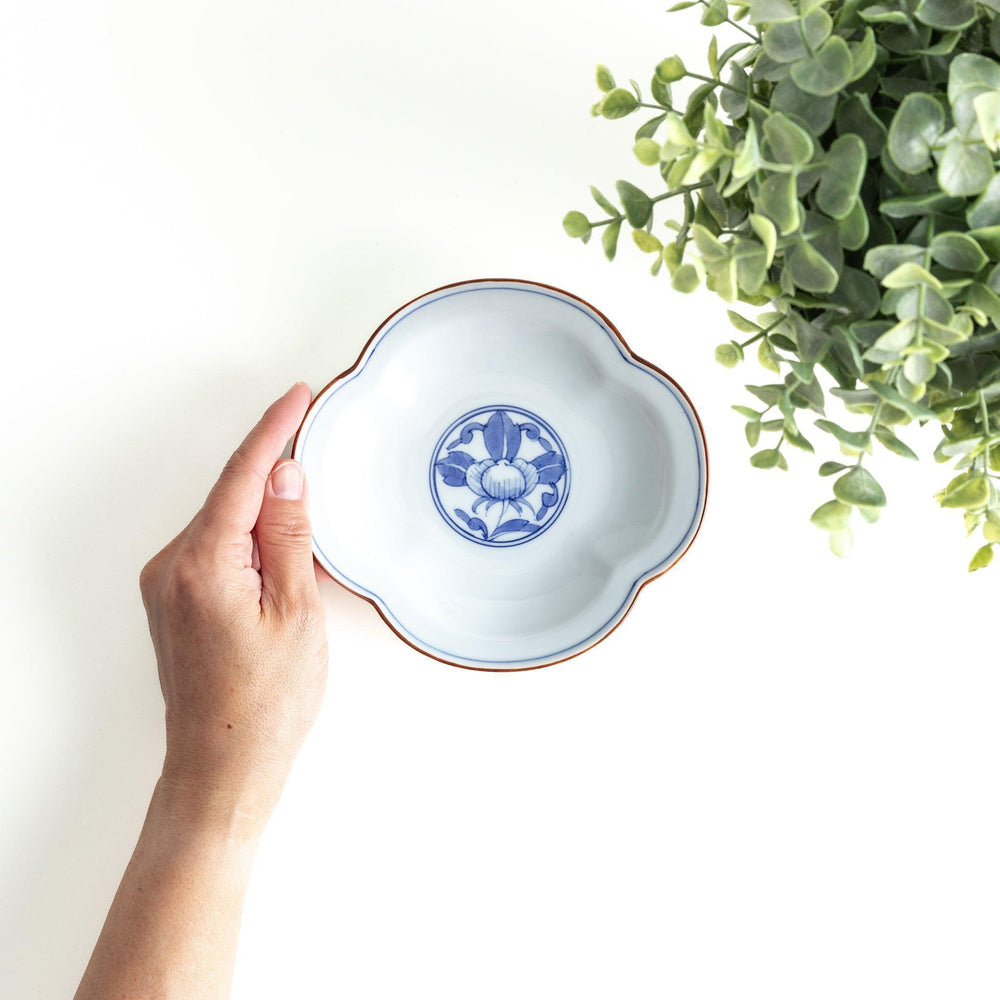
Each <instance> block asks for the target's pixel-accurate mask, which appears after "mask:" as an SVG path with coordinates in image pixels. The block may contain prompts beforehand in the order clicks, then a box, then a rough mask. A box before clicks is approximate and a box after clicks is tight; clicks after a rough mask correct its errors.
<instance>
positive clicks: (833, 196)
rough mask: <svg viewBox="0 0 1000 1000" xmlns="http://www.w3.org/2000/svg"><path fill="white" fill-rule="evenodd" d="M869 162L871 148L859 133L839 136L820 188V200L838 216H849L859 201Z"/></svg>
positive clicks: (827, 158) (818, 201)
mask: <svg viewBox="0 0 1000 1000" xmlns="http://www.w3.org/2000/svg"><path fill="white" fill-rule="evenodd" d="M867 166H868V150H867V149H866V148H865V144H864V142H863V141H862V140H861V139H860V138H859V137H858V136H856V135H842V136H841V137H840V138H839V139H835V140H834V142H833V145H832V146H831V147H830V149H829V152H828V153H827V157H826V170H825V171H824V173H823V177H822V179H821V180H820V182H819V187H818V188H817V190H816V204H817V205H818V206H819V208H820V209H821V210H822V211H823V212H826V214H827V215H829V216H831V217H833V218H834V219H843V218H846V217H847V216H848V215H849V214H850V212H851V209H852V208H853V207H854V206H855V204H857V200H858V196H859V195H860V193H861V182H862V181H863V180H864V178H865V168H866V167H867Z"/></svg>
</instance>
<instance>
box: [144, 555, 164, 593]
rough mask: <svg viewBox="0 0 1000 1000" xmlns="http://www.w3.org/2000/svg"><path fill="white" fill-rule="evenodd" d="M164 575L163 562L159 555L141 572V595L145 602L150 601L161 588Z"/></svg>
mask: <svg viewBox="0 0 1000 1000" xmlns="http://www.w3.org/2000/svg"><path fill="white" fill-rule="evenodd" d="M161 575H162V560H161V558H160V555H159V553H158V554H157V555H155V556H153V558H152V559H150V560H149V562H147V563H146V565H145V566H143V567H142V569H141V570H140V571H139V593H140V594H142V597H143V599H144V600H149V598H151V597H152V596H153V594H154V593H155V592H156V590H157V589H158V587H159V584H160V579H161Z"/></svg>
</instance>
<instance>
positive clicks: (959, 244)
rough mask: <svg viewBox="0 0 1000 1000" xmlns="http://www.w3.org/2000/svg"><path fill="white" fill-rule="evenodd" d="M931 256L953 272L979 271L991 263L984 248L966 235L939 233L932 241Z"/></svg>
mask: <svg viewBox="0 0 1000 1000" xmlns="http://www.w3.org/2000/svg"><path fill="white" fill-rule="evenodd" d="M930 250H931V256H932V257H933V258H934V260H935V262H936V263H938V264H940V265H941V266H942V267H948V268H951V270H953V271H973V272H975V271H979V270H981V269H982V268H984V267H985V266H986V265H987V264H988V263H989V262H990V259H989V257H987V256H986V254H985V253H984V252H983V248H982V247H981V246H980V245H979V244H978V243H977V242H976V241H975V240H974V239H973V238H972V237H971V236H969V235H967V234H966V233H939V234H938V235H937V236H935V237H934V239H933V240H932V241H931V246H930Z"/></svg>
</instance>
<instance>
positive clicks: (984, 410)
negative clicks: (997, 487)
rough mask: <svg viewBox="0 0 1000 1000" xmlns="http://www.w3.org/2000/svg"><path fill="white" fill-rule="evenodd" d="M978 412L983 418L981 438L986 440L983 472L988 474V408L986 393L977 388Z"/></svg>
mask: <svg viewBox="0 0 1000 1000" xmlns="http://www.w3.org/2000/svg"><path fill="white" fill-rule="evenodd" d="M979 414H980V416H981V417H982V418H983V439H984V440H985V442H986V452H985V454H984V455H983V472H985V473H986V475H989V474H990V409H989V407H988V406H987V405H986V393H984V392H983V390H982V389H980V390H979Z"/></svg>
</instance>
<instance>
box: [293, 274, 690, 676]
mask: <svg viewBox="0 0 1000 1000" xmlns="http://www.w3.org/2000/svg"><path fill="white" fill-rule="evenodd" d="M480 291H491V292H492V291H514V292H527V293H529V294H531V295H541V296H542V297H543V298H547V299H553V300H554V301H556V302H560V303H562V304H563V305H568V306H572V307H573V308H574V309H576V310H577V312H580V313H582V314H583V315H584V316H586V317H587V318H588V319H589V320H590V321H591V322H593V323H595V324H596V325H597V326H598V328H599V329H600V330H601V331H603V332H604V333H605V334H607V336H608V337H610V338H611V341H612V342H613V343H614V345H615V347H617V348H618V353H619V354H620V355H621V357H622V358H623V359H624V360H625V361H626V362H628V364H630V365H631V366H632V367H633V368H637V369H639V371H642V372H645V373H646V374H647V375H649V376H650V378H652V379H654V380H655V381H656V383H657V384H658V385H661V386H663V387H664V388H666V389H669V390H670V393H671V395H672V396H673V397H674V399H675V400H676V401H677V402H678V403H679V404H680V407H681V410H682V411H683V413H684V416H685V418H686V419H687V422H688V426H689V427H690V428H691V435H692V437H693V438H694V443H695V457H696V459H697V463H698V484H699V490H698V501H697V502H696V503H695V508H694V514H693V515H692V517H691V522H690V523H689V524H688V526H687V529H686V530H685V532H684V534H683V535H682V536H681V540H680V541H679V542H678V543H677V545H676V546H675V547H674V548H673V549H672V550H671V552H670V554H669V555H667V556H666V557H665V558H664V559H661V560H660V562H658V563H656V564H655V565H654V566H653V567H652V568H651V569H648V570H646V571H645V572H644V573H641V574H640V575H639V576H637V577H636V579H635V581H634V582H633V583H632V586H631V587H630V588H629V591H628V594H627V595H626V597H625V600H624V601H622V603H621V604H620V605H619V606H618V609H617V610H616V611H615V613H614V614H613V615H612V616H611V617H610V618H609V619H608V620H607V621H606V622H604V624H603V625H601V626H600V627H599V628H597V629H595V630H594V631H593V632H591V633H590V635H588V636H587V637H586V638H584V639H580V640H578V641H577V642H575V643H573V645H572V646H566V647H565V648H564V649H560V650H558V651H557V652H554V653H545V654H542V655H540V656H533V657H531V658H530V659H520V660H479V659H474V658H473V657H470V656H463V655H462V654H461V653H452V652H449V651H448V650H444V649H439V648H438V647H437V646H432V645H431V644H430V643H429V642H426V641H424V640H423V639H421V638H420V637H419V636H418V635H416V634H415V633H413V632H411V631H410V630H409V629H408V628H407V627H406V626H405V625H403V623H402V622H401V621H400V620H399V619H398V618H397V617H396V615H395V614H393V612H392V610H391V609H390V607H389V605H388V604H386V602H385V601H384V600H382V598H381V597H379V595H378V594H376V593H375V591H373V590H369V589H368V588H367V587H365V586H364V585H362V584H360V583H358V582H357V581H356V580H352V579H351V578H350V577H349V576H348V575H347V574H346V573H343V572H341V571H340V570H339V569H337V567H336V566H335V565H334V563H333V560H332V559H330V557H329V556H328V555H327V554H326V552H325V551H324V550H323V547H322V546H321V545H320V544H319V542H318V541H317V539H316V536H315V535H313V547H314V548H315V549H316V551H317V552H319V554H320V556H322V558H323V561H324V562H325V563H326V565H327V566H329V567H330V568H331V569H332V570H333V571H334V573H336V574H337V576H339V577H340V578H341V579H342V580H346V581H347V583H349V584H350V585H351V587H352V588H354V589H355V590H358V591H361V592H362V593H364V594H367V595H368V596H369V597H371V598H373V599H374V600H376V601H377V602H378V604H379V606H380V607H382V608H384V609H385V611H386V613H387V614H388V615H389V617H390V618H392V620H393V621H394V622H395V624H396V626H397V627H398V628H399V630H400V631H401V632H403V633H404V634H405V635H406V636H408V637H409V638H410V639H412V640H413V642H414V644H415V645H416V646H418V647H419V648H421V649H427V650H430V651H431V652H432V653H440V654H441V656H442V657H445V658H451V659H454V660H461V661H463V662H464V663H467V664H470V665H475V664H482V665H483V666H498V665H499V666H516V665H519V664H524V665H534V664H536V661H542V663H539V664H537V665H539V666H541V665H542V664H543V663H545V662H547V661H552V660H559V659H562V658H563V657H564V656H566V655H568V654H570V653H571V651H572V650H579V651H580V652H583V649H580V647H581V646H583V647H585V648H586V646H587V645H589V644H590V643H591V640H592V639H595V638H596V637H597V636H599V635H600V634H601V633H602V632H604V630H605V629H607V628H608V626H609V625H611V623H612V622H614V621H616V620H619V618H620V616H621V614H622V612H623V611H625V610H626V609H627V608H628V607H629V605H630V604H631V603H632V600H633V599H634V597H635V593H636V591H637V589H638V587H639V586H640V584H641V582H642V581H643V580H644V579H646V578H648V577H651V576H655V575H656V574H657V571H658V570H659V569H660V567H663V566H666V565H667V564H668V563H669V562H670V560H671V559H673V557H674V556H675V555H676V554H677V552H678V550H679V549H680V548H681V546H682V545H683V544H684V542H685V541H686V540H687V539H688V538H689V536H690V534H691V529H692V528H693V527H694V526H695V522H696V521H697V520H698V513H699V511H700V510H701V508H702V506H703V504H702V499H703V497H704V491H703V490H702V489H701V488H700V487H701V482H702V471H703V469H702V461H701V451H702V444H703V441H702V437H701V435H700V434H699V433H698V430H697V429H696V428H695V425H694V421H693V420H692V418H691V413H690V412H689V409H688V402H687V400H686V399H685V398H684V397H683V395H680V394H678V391H677V387H676V386H675V385H674V384H673V383H672V382H670V381H669V380H667V379H664V378H663V377H662V376H661V375H660V374H659V373H658V372H655V371H653V370H652V369H651V368H647V367H646V366H645V365H643V364H640V363H639V362H638V361H636V360H635V358H634V357H632V355H631V354H629V353H628V351H626V350H625V349H624V347H623V345H622V343H621V341H619V339H618V338H617V337H616V336H615V335H614V333H613V332H612V331H611V330H609V329H608V327H607V326H606V325H605V323H604V322H603V321H602V320H601V319H600V318H599V317H598V316H596V315H595V314H594V313H592V312H591V311H590V310H589V309H584V308H583V307H582V306H580V305H578V304H577V303H576V302H573V301H572V300H570V299H565V298H563V297H562V296H560V295H553V294H552V293H551V292H548V291H545V290H543V289H538V288H529V287H525V286H523V285H518V284H516V283H512V284H501V285H490V284H488V283H483V284H477V285H476V286H475V287H473V288H460V289H458V290H456V291H453V292H449V293H448V294H447V295H438V296H435V297H434V298H432V299H429V300H428V301H427V302H423V303H421V304H420V305H418V306H416V307H415V308H413V309H408V310H407V311H406V312H405V313H403V314H402V315H401V316H398V317H397V318H396V320H395V321H394V322H393V324H392V326H389V327H386V328H385V329H384V330H383V331H382V332H381V334H380V335H379V337H378V339H377V340H376V341H375V342H374V343H373V344H372V346H371V351H370V352H369V354H368V357H367V358H365V360H364V362H363V363H362V364H361V366H360V367H359V368H357V369H356V370H355V371H354V372H352V373H351V375H350V376H349V377H347V378H345V379H343V381H341V382H338V383H337V384H336V385H335V386H334V387H333V388H332V389H331V390H330V392H329V393H328V395H327V397H326V398H325V399H324V400H323V402H322V403H320V405H319V409H317V410H316V412H315V413H314V414H313V416H312V418H311V419H310V421H309V426H308V427H307V428H306V433H305V436H304V437H303V439H302V450H301V452H300V455H302V456H304V455H305V452H306V448H307V446H308V444H309V435H310V433H311V432H312V429H313V426H314V425H315V423H316V418H317V417H318V416H319V414H320V413H321V412H322V410H323V407H324V406H326V404H327V403H328V402H329V401H330V400H331V399H332V398H333V396H334V395H335V394H336V393H337V392H339V391H340V390H341V389H342V388H343V387H344V386H345V385H348V384H349V383H350V382H353V381H354V379H355V378H357V377H358V375H360V374H361V373H362V372H363V371H364V370H365V367H366V366H367V364H368V362H369V361H370V360H371V358H372V356H373V355H374V354H375V352H376V351H377V350H378V349H379V347H380V346H381V345H382V342H383V341H384V340H385V338H386V337H387V336H388V335H389V333H391V332H392V330H394V329H395V328H396V326H397V325H398V324H399V323H401V322H402V321H403V320H404V319H406V318H407V317H409V316H412V315H413V314H414V313H416V312H419V311H420V310H421V309H423V308H425V307H426V306H429V305H433V304H434V303H435V302H443V301H444V300H445V299H450V298H452V296H455V295H467V294H469V293H470V292H480Z"/></svg>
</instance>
